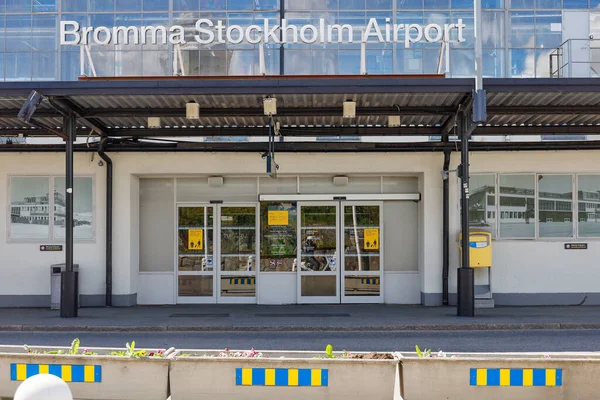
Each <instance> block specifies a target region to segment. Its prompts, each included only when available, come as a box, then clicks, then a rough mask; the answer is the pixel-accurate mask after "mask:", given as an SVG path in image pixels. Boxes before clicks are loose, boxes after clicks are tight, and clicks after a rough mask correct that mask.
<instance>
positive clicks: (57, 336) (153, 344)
mask: <svg viewBox="0 0 600 400" xmlns="http://www.w3.org/2000/svg"><path fill="white" fill-rule="evenodd" d="M75 337H78V338H79V339H80V340H81V346H82V347H124V346H125V343H127V342H131V341H133V340H135V342H136V347H138V348H157V349H158V348H167V347H171V346H173V347H176V348H180V349H185V348H188V349H189V348H193V349H225V348H229V349H239V350H249V349H252V348H254V349H257V350H311V351H324V350H325V347H326V346H327V344H332V345H333V347H334V349H335V350H336V351H337V350H348V351H351V352H352V351H414V349H415V345H419V347H420V348H421V349H424V348H430V349H432V350H435V351H438V350H443V351H447V352H558V351H600V339H599V338H600V331H599V330H517V331H509V330H500V331H420V332H415V331H413V332H406V331H404V332H394V331H385V332H110V333H109V332H0V343H2V344H12V345H22V344H28V345H42V346H69V345H70V344H71V341H72V340H73V339H74V338H75Z"/></svg>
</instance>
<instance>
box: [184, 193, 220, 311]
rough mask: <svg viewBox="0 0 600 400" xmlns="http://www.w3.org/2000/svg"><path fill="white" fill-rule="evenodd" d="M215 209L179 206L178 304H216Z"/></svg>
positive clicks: (211, 207)
mask: <svg viewBox="0 0 600 400" xmlns="http://www.w3.org/2000/svg"><path fill="white" fill-rule="evenodd" d="M214 215H215V209H214V207H213V206H208V205H207V206H178V207H177V231H178V232H177V249H178V254H177V302H178V303H214V302H215V301H216V296H215V283H216V282H215V268H214V260H215V246H214V231H215V218H214Z"/></svg>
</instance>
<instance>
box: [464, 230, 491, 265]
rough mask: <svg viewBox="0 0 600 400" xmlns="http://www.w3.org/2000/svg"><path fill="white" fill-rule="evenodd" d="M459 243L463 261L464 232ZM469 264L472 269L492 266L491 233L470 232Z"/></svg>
mask: <svg viewBox="0 0 600 400" xmlns="http://www.w3.org/2000/svg"><path fill="white" fill-rule="evenodd" d="M458 243H459V247H460V252H461V259H462V232H461V233H460V234H459V237H458ZM469 264H470V266H471V268H481V267H491V266H492V234H491V233H490V232H469Z"/></svg>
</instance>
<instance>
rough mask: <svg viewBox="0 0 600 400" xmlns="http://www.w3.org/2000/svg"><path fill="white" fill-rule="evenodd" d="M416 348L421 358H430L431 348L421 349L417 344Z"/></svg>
mask: <svg viewBox="0 0 600 400" xmlns="http://www.w3.org/2000/svg"><path fill="white" fill-rule="evenodd" d="M415 350H416V352H417V356H418V357H419V358H430V357H431V349H425V351H421V349H420V348H419V345H416V346H415Z"/></svg>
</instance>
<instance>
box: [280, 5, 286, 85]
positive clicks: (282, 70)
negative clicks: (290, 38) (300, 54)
mask: <svg viewBox="0 0 600 400" xmlns="http://www.w3.org/2000/svg"><path fill="white" fill-rule="evenodd" d="M284 19H285V0H280V2H279V26H281V23H282V21H283V20H284ZM279 39H280V41H281V45H280V46H279V75H285V46H284V44H283V42H284V40H285V32H283V29H280V32H279Z"/></svg>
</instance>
